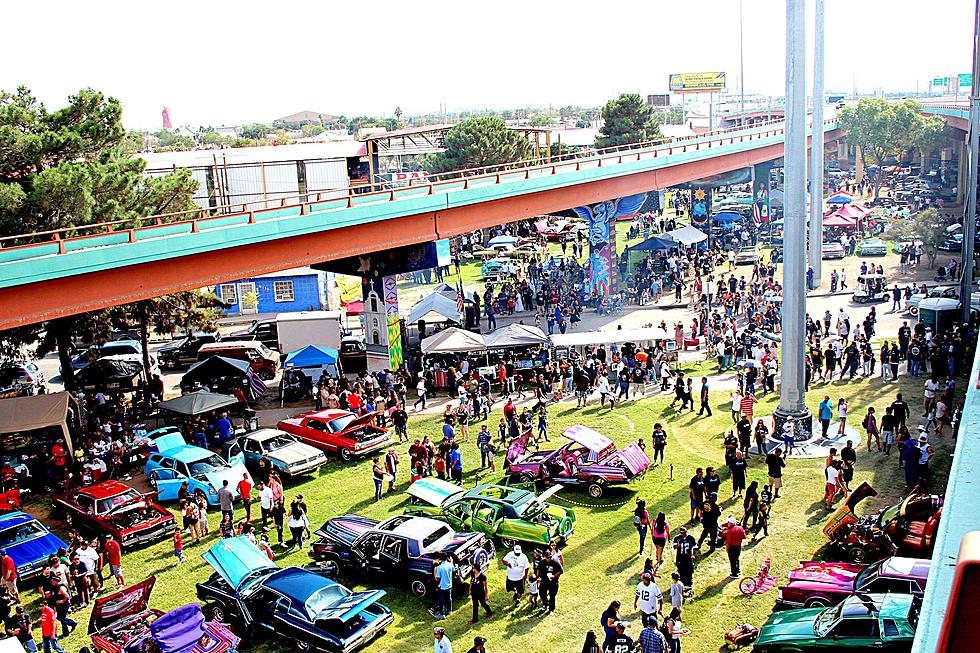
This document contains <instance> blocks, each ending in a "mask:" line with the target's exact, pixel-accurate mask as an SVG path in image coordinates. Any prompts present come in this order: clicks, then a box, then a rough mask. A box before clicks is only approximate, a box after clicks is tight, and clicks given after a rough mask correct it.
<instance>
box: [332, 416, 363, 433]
mask: <svg viewBox="0 0 980 653" xmlns="http://www.w3.org/2000/svg"><path fill="white" fill-rule="evenodd" d="M356 419H357V415H355V414H354V413H350V414H348V415H343V416H341V417H338V418H336V419H332V420H330V421H329V422H327V426H328V427H329V428H330V430H331V432H333V433H340V432H341V431H343V430H344V429H345V428H347V427H348V426H350V425H351V423H352V422H353V421H354V420H356Z"/></svg>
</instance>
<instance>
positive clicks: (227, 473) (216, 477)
mask: <svg viewBox="0 0 980 653" xmlns="http://www.w3.org/2000/svg"><path fill="white" fill-rule="evenodd" d="M247 471H248V470H246V469H245V465H243V464H242V463H241V462H238V463H235V464H231V465H229V466H228V467H224V468H222V469H217V470H215V471H213V472H208V473H207V474H204V477H205V478H206V479H207V480H208V483H210V484H211V486H212V487H213V488H214V489H215V491H217V489H218V488H220V487H221V486H222V484H223V481H226V480H227V481H228V486H229V487H236V486H237V485H238V482H239V481H241V480H242V476H243V475H244V474H245V473H246V472H247Z"/></svg>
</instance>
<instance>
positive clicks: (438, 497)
mask: <svg viewBox="0 0 980 653" xmlns="http://www.w3.org/2000/svg"><path fill="white" fill-rule="evenodd" d="M465 492H466V490H464V489H463V488H461V487H459V486H458V485H454V484H452V483H450V482H448V481H443V480H441V479H438V478H431V477H428V478H420V479H419V480H417V481H415V482H414V483H412V484H411V485H409V486H408V490H407V493H408V495H409V496H410V497H412V498H414V499H417V500H418V501H419V502H420V503H427V504H429V505H432V506H443V505H446V504H447V503H448V502H449V501H450V500H451V499H452V498H454V497H457V496H459V495H461V494H464V493H465Z"/></svg>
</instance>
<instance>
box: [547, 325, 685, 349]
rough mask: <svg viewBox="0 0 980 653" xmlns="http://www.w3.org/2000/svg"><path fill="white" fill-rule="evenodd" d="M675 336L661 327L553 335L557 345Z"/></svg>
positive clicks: (575, 345) (647, 340)
mask: <svg viewBox="0 0 980 653" xmlns="http://www.w3.org/2000/svg"><path fill="white" fill-rule="evenodd" d="M673 339H674V336H673V335H672V334H669V333H667V332H666V331H665V330H663V329H661V328H660V327H653V328H647V329H615V330H611V331H581V332H579V333H556V334H555V335H553V336H551V344H553V345H554V346H555V347H582V346H585V345H609V344H613V343H616V344H619V343H623V342H636V343H642V342H651V341H654V340H673Z"/></svg>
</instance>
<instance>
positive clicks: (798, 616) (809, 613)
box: [755, 608, 823, 646]
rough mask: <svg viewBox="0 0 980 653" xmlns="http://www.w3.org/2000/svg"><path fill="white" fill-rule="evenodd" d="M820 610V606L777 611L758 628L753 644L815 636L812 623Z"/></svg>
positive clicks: (781, 641) (782, 641)
mask: <svg viewBox="0 0 980 653" xmlns="http://www.w3.org/2000/svg"><path fill="white" fill-rule="evenodd" d="M821 612H823V609H822V608H808V609H803V610H785V611H783V612H777V613H775V614H774V615H772V616H771V617H769V621H767V622H766V623H765V624H764V625H763V626H762V628H761V629H760V630H759V638H758V639H757V640H755V645H756V646H762V645H763V644H775V643H780V644H781V643H784V642H786V641H787V640H793V639H803V638H812V637H815V635H814V633H813V623H814V621H815V620H816V618H817V615H819V614H820V613H821Z"/></svg>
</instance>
